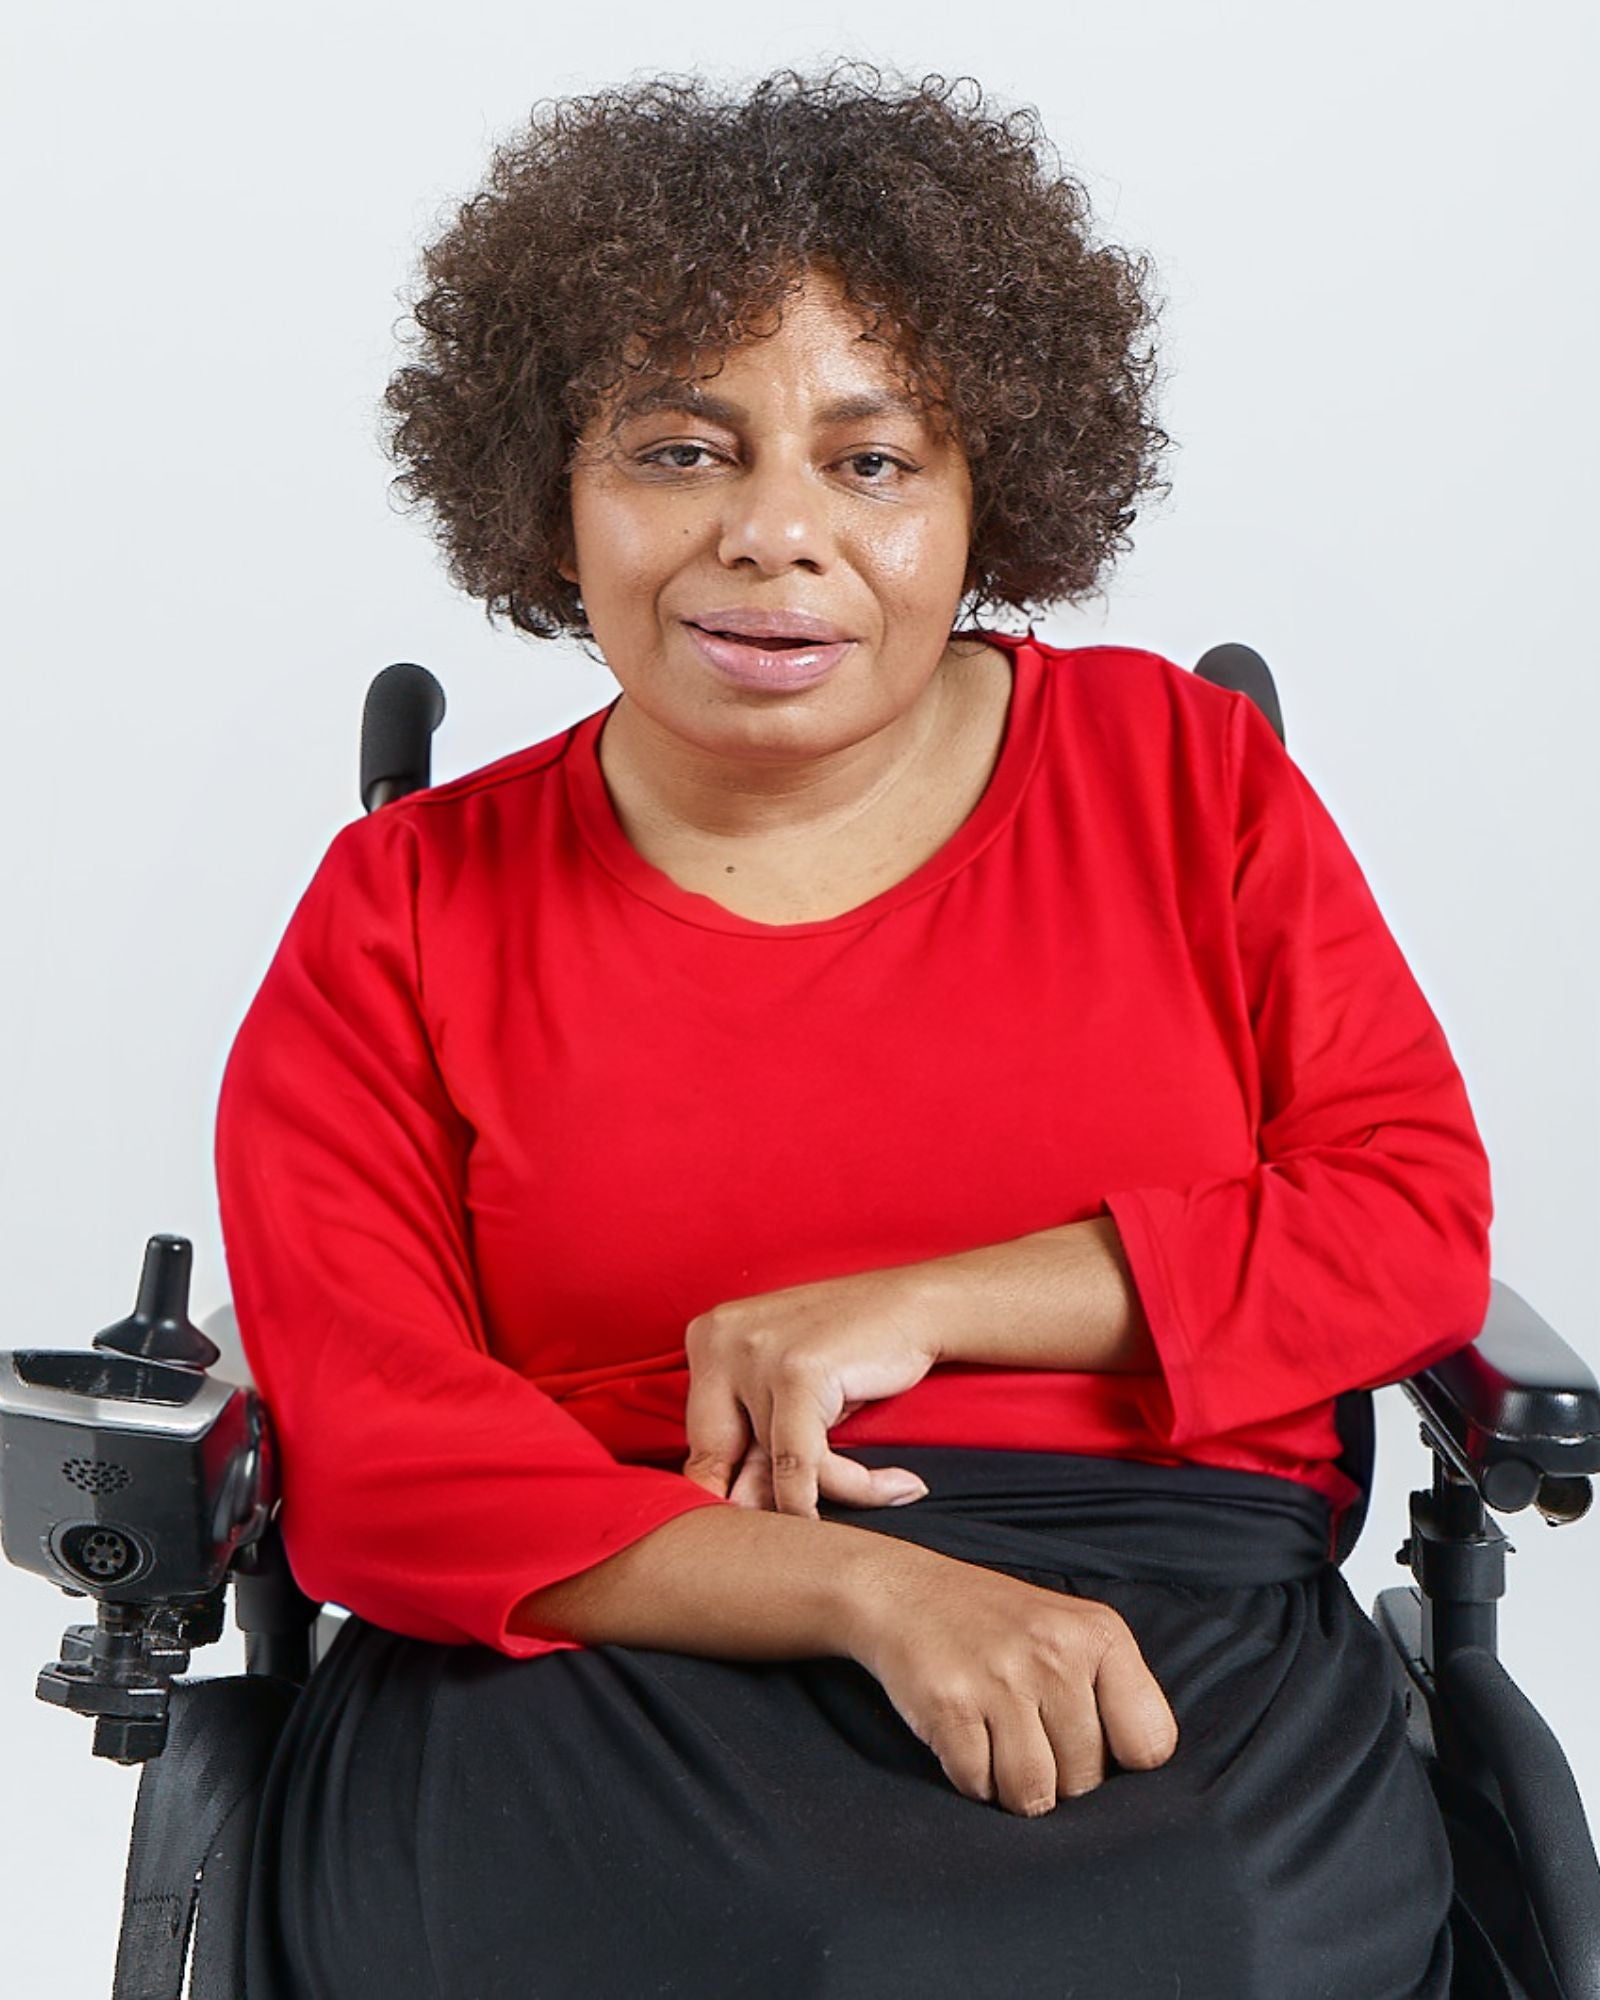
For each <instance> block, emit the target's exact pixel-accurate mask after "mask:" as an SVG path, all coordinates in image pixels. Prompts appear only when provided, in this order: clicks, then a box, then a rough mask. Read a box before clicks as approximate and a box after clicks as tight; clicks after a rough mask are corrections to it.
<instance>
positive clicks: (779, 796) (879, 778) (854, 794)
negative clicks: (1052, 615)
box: [598, 646, 1010, 855]
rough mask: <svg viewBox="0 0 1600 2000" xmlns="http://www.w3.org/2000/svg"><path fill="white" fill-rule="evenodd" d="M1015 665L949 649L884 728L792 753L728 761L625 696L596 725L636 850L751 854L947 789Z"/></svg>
mask: <svg viewBox="0 0 1600 2000" xmlns="http://www.w3.org/2000/svg"><path fill="white" fill-rule="evenodd" d="M1009 667H1010V663H1009V661H1008V660H1007V658H1006V656H1005V655H1004V654H1003V653H1000V652H999V651H998V649H996V648H994V647H990V646H985V647H983V648H981V650H980V651H979V653H978V654H977V656H976V657H973V656H971V655H969V656H968V657H966V658H953V657H952V656H951V655H946V657H945V658H944V659H943V660H942V661H941V662H940V664H939V666H938V668H937V669H936V670H935V672H934V674H933V676H932V678H931V679H930V680H929V682H928V685H927V687H926V689H925V690H924V692H923V694H922V696H921V697H920V698H919V699H918V700H917V701H916V702H915V703H914V704H913V705H912V707H911V708H910V709H909V710H907V712H906V713H905V714H904V715H902V716H899V717H897V718H896V719H895V720H894V722H892V723H890V724H889V725H888V726H887V727H886V728H884V729H881V730H878V731H877V732H876V733H875V734H873V735H872V736H870V737H868V738H866V739H865V740H864V741H862V742H859V743H851V744H847V745H845V746H844V748H842V749H840V750H836V751H833V752H830V753H828V754H827V755H825V756H823V757H816V758H809V759H803V760H792V761H784V760H781V759H772V758H769V759H764V760H761V761H748V762H733V761H730V760H729V759H727V758H722V757H717V756H715V755H712V754H711V753H708V752H704V751H701V750H699V749H698V748H697V747H696V746H695V745H693V744H686V743H684V741H683V740H682V738H680V737H675V736H673V735H671V734H670V732H668V731H665V730H663V729H661V728H660V727H659V726H658V725H657V724H656V723H655V722H654V721H653V720H652V719H651V718H650V717H649V716H648V715H646V714H645V713H644V712H643V711H642V710H641V709H640V708H639V707H638V705H637V704H636V703H632V702H630V701H629V700H628V699H627V697H626V696H623V697H622V698H621V699H620V700H619V701H618V702H617V704H616V706H615V707H614V709H613V710H612V713H611V715H610V716H609V717H608V718H607V720H606V724H605V727H604V729H603V730H602V731H601V735H600V740H599V746H598V750H599V759H600V768H601V771H602V773H603V774H604V777H605V781H606V789H607V790H608V792H609V793H610V795H611V799H612V803H613V805H614V806H615V808H616V811H617V815H618V818H619V820H620V822H621V824H622V827H623V830H624V831H625V832H626V833H627V835H628V837H629V839H630V840H631V841H632V842H633V844H634V845H635V847H639V848H640V850H641V852H643V851H645V848H644V845H643V843H644V842H647V841H648V842H652V843H667V844H671V845H674V846H681V847H685V848H692V847H697V846H698V847H703V848H705V849H706V850H710V849H714V848H721V847H728V848H734V847H737V848H738V849H739V850H740V851H741V852H742V853H744V854H746V855H750V854H753V853H754V852H755V851H756V850H758V849H771V850H774V851H776V850H781V849H784V848H786V847H789V846H791V845H792V844H800V845H802V846H809V845H815V844H817V843H822V842H827V841H832V840H837V839H840V838H841V837H846V838H848V837H850V836H851V834H852V830H853V829H858V828H859V827H860V825H861V823H862V822H864V821H868V820H871V819H874V818H876V817H883V816H893V815H895V814H896V813H897V812H898V811H899V809H900V808H899V804H898V803H897V802H899V801H902V800H904V799H905V798H906V796H907V795H908V794H916V795H919V796H921V795H922V794H924V793H925V792H926V791H927V790H928V789H929V788H930V787H932V788H938V789H943V788H944V786H945V785H946V783H947V782H948V776H949V774H950V773H952V772H953V771H954V770H956V769H958V768H959V767H960V766H961V765H962V764H963V762H964V761H965V758H966V756H967V755H968V753H969V752H970V750H971V749H972V747H973V745H972V739H973V738H974V736H975V735H981V734H983V732H984V725H985V722H986V721H991V720H992V718H993V715H994V710H995V701H994V694H995V692H996V681H995V679H994V676H995V672H996V669H997V668H998V669H1001V670H1002V674H1001V678H1002V679H1003V682H1004V696H1005V697H1007V698H1008V697H1009V691H1010V676H1009ZM1004 706H1005V704H1004V699H1002V701H1001V704H1000V721H1001V725H1002V727H1003V722H1004ZM980 754H981V752H980Z"/></svg>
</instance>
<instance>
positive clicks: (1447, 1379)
mask: <svg viewBox="0 0 1600 2000" xmlns="http://www.w3.org/2000/svg"><path fill="white" fill-rule="evenodd" d="M1404 1388H1405V1391H1406V1394H1407V1395H1408V1396H1409V1397H1410V1398H1411V1400H1412V1402H1414V1403H1415V1404H1416V1406H1417V1408H1418V1409H1419V1410H1420V1411H1421V1413H1422V1417H1423V1422H1424V1426H1425V1427H1426V1428H1427V1429H1429V1430H1432V1431H1433V1432H1434V1433H1435V1434H1436V1435H1437V1436H1438V1437H1439V1441H1440V1443H1441V1444H1443V1445H1444V1446H1445V1447H1446V1449H1447V1452H1448V1455H1449V1456H1450V1457H1451V1458H1453V1459H1454V1460H1455V1461H1456V1463H1457V1464H1458V1465H1459V1466H1460V1467H1461V1469H1462V1470H1463V1471H1466V1472H1470V1473H1471V1474H1472V1475H1473V1477H1474V1478H1475V1479H1477V1480H1478V1483H1479V1484H1480V1485H1482V1484H1483V1481H1482V1479H1481V1477H1480V1476H1479V1475H1480V1474H1481V1473H1482V1472H1483V1471H1484V1470H1485V1469H1487V1468H1493V1467H1496V1466H1502V1465H1503V1466H1506V1467H1508V1468H1509V1467H1511V1466H1513V1465H1518V1466H1521V1467H1522V1468H1525V1471H1526V1478H1525V1480H1524V1481H1519V1480H1518V1478H1517V1477H1516V1475H1515V1474H1509V1473H1508V1475H1507V1476H1506V1477H1504V1478H1503V1479H1502V1480H1501V1482H1500V1487H1501V1491H1502V1492H1503V1493H1505V1494H1506V1495H1507V1496H1508V1498H1509V1496H1511V1495H1512V1494H1514V1493H1515V1492H1516V1490H1517V1488H1518V1486H1519V1484H1526V1487H1527V1491H1526V1493H1525V1494H1524V1495H1523V1497H1522V1498H1520V1499H1513V1500H1512V1501H1511V1504H1513V1505H1517V1506H1525V1505H1526V1504H1527V1501H1528V1500H1529V1499H1531V1498H1532V1497H1533V1490H1534V1488H1535V1487H1536V1486H1537V1483H1538V1480H1537V1477H1536V1476H1535V1475H1549V1476H1553V1477H1555V1478H1563V1477H1568V1476H1572V1477H1581V1476H1584V1475H1587V1474H1589V1473H1594V1472H1600V1385H1597V1384H1596V1382H1595V1378H1594V1375H1593V1373H1592V1372H1591V1371H1590V1369H1589V1368H1588V1367H1587V1366H1586V1365H1585V1363H1584V1362H1582V1361H1580V1360H1579V1358H1578V1357H1577V1355H1576V1354H1574V1353H1573V1351H1572V1349H1571V1348H1570V1347H1569V1346H1568V1345H1567V1343H1566V1342H1565V1341H1564V1340H1563V1339H1562V1338H1561V1336H1560V1334H1558V1333H1557V1332H1556V1330H1555V1328H1554V1327H1552V1326H1549V1325H1547V1324H1546V1322H1545V1321H1544V1320H1542V1319H1541V1318H1540V1317H1539V1315H1538V1314H1537V1313H1536V1312H1535V1311H1534V1310H1533V1308H1532V1306H1530V1305H1529V1304H1528V1302H1527V1301H1526V1300H1525V1299H1523V1298H1521V1297H1520V1296H1519V1295H1518V1294H1517V1293H1516V1292H1514V1291H1512V1289H1511V1287H1510V1286H1509V1285H1503V1284H1501V1283H1500V1281H1499V1280H1498V1279H1494V1280H1492V1281H1491V1283H1490V1288H1489V1311H1488V1315H1487V1317H1486V1318H1485V1320H1484V1322H1483V1331H1482V1332H1481V1333H1480V1334H1479V1335H1478V1338H1477V1339H1476V1340H1475V1341H1474V1342H1473V1344H1472V1346H1470V1347H1464V1348H1462V1349H1461V1350H1460V1352H1459V1353H1456V1354H1451V1355H1449V1356H1447V1357H1446V1358H1445V1359H1444V1360H1443V1361H1441V1362H1439V1363H1437V1364H1436V1365H1435V1366H1434V1367H1432V1368H1425V1369H1424V1370H1423V1371H1422V1373H1421V1374H1420V1375H1413V1376H1412V1377H1411V1379H1410V1381H1408V1382H1407V1383H1405V1384H1404ZM1490 1483H1491V1485H1493V1484H1494V1483H1495V1482H1493V1481H1492V1480H1491V1482H1490ZM1490 1497H1491V1498H1492V1495H1491V1496H1490ZM1495 1504H1500V1503H1499V1502H1496V1503H1495Z"/></svg>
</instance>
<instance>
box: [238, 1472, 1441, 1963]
mask: <svg viewBox="0 0 1600 2000" xmlns="http://www.w3.org/2000/svg"><path fill="white" fill-rule="evenodd" d="M850 1456H852V1457H854V1458H855V1459H857V1460H858V1461H859V1462H860V1463H862V1464H864V1465H869V1466H885V1465H904V1466H907V1467H909V1468H910V1469H911V1470H913V1471H915V1472H918V1473H920V1474H921V1475H922V1477H923V1478H924V1479H925V1480H926V1481H927V1484H928V1487H929V1493H928V1496H927V1498H926V1499H923V1500H919V1501H917V1502H915V1503H914V1504H913V1505H911V1506H908V1507H895V1508H881V1509H873V1510H866V1509H856V1508H851V1507H844V1506H840V1505H837V1504H836V1503H833V1502H829V1501H823V1502H822V1503H821V1505H820V1507H819V1512H820V1513H821V1514H822V1516H823V1518H825V1519H828V1520H837V1521H845V1522H849V1523H852V1524H853V1525H855V1526H858V1527H861V1528H866V1529H871V1530H874V1531H876V1532H879V1533H883V1534H888V1535H895V1536H899V1537H902V1538H904V1539H907V1540H911V1541H916V1542H920V1543H923V1544H924V1545H926V1546H927V1547H930V1548H934V1549H938V1550H940V1551H942V1552H943V1553H945V1554H948V1555H952V1556H955V1557H957V1558H958V1559H960V1560H961V1561H964V1562H971V1563H977V1564H981V1565H983V1566H985V1567H987V1568H990V1569H994V1570H1000V1571H1004V1572H1005V1573H1006V1574H1008V1575H1012V1576H1018V1577H1023V1578H1026V1579H1027V1580H1028V1581H1029V1582H1032V1583H1037V1584H1041V1585H1044V1586H1046V1587H1047V1588H1049V1589H1052V1590H1059V1591H1065V1592H1069V1593H1071V1594H1072V1595H1075V1596H1079V1597H1092V1598H1098V1599H1100V1600H1102V1601H1103V1602H1105V1603H1107V1604H1110V1605H1112V1606H1114V1607H1115V1609H1116V1610H1117V1611H1118V1612H1120V1613H1121V1615H1122V1616H1123V1618H1125V1619H1126V1621H1127V1623H1128V1625H1129V1626H1130V1627H1131V1629H1132V1631H1133V1633H1134V1636H1135V1637H1136V1639H1137V1640H1138V1642H1139V1646H1140V1648H1141V1650H1142V1652H1143V1654H1144V1657H1145V1659H1146V1661H1147V1662H1148V1664H1149V1666H1150V1668H1151V1671H1152V1672H1153V1673H1154V1675H1155V1677H1156V1679H1157V1680H1158V1681H1159V1682H1160V1684H1161V1686H1162V1689H1163V1690H1164V1692H1165V1694H1166V1696H1167V1699H1168V1701H1169V1702H1170V1704H1171V1706H1172V1709H1173V1712H1174V1714H1175V1715H1176V1717H1177V1720H1178V1727H1179V1731H1180V1741H1179V1745H1178V1748H1177V1751H1176V1752H1175V1754H1174V1755H1173V1757H1172V1758H1171V1759H1170V1761H1169V1762H1168V1763H1167V1764H1166V1765H1164V1766H1163V1767H1162V1768H1161V1769H1159V1770H1156V1771H1117V1770H1115V1769H1113V1770H1112V1772H1111V1774H1110V1775H1109V1776H1108V1778H1107V1779H1106V1781H1105V1782H1104V1783H1103V1784H1102V1785H1100V1786H1099V1788H1098V1789H1097V1790H1095V1791H1093V1792H1090V1793H1088V1794H1087V1795H1085V1796H1084V1797H1081V1798H1076V1799H1070V1798H1068V1799H1062V1800H1060V1801H1059V1802H1058V1804H1057V1805H1056V1806H1055V1807H1054V1809H1053V1810H1052V1811H1050V1812H1047V1813H1045V1814H1043V1815H1042V1816H1041V1817H1039V1818H1037V1819H1029V1818H1026V1817H1024V1816H1022V1815H1020V1814H1017V1813H1012V1812H1010V1811H1008V1810H1006V1808H1005V1807H1003V1806H1001V1805H999V1804H998V1803H993V1804H985V1803H981V1802H978V1801H975V1800H972V1799H969V1798H967V1797H965V1796H964V1795H963V1794H962V1793H960V1792H958V1791H957V1790H956V1789H955V1788H954V1786H953V1785H952V1784H951V1783H950V1780H949V1779H948V1778H947V1777H946V1775H945V1773H944V1770H943V1768H942V1766H941V1765H940V1763H939V1760H938V1758H937V1756H936V1755H935V1754H934V1752H933V1751H932V1750H931V1749H929V1748H928V1747H927V1746H926V1745H924V1744H923V1743H922V1742H921V1741H920V1740H919V1739H918V1738H917V1737H916V1736H914V1735H913V1733H912V1732H911V1730H910V1729H909V1728H908V1727H907V1725H906V1723H905V1722H904V1721H903V1720H902V1719H901V1717H900V1715H899V1714H898V1712H897V1711H896V1710H895V1708H894V1707H893V1705H892V1704H891V1702H890V1700H889V1698H888V1696H887V1694H885V1692H884V1690H883V1689H882V1687H881V1686H880V1685H879V1683H878V1682H877V1681H876V1680H875V1679H874V1678H873V1677H872V1675H871V1674H869V1673H868V1672H867V1671H866V1669H865V1668H863V1667H861V1666H860V1665H858V1664H857V1663H856V1662H855V1661H853V1660H849V1659H843V1658H823V1659H812V1660H791V1661H741V1660H712V1659H703V1658H700V1657H699V1656H697V1655H693V1654H686V1653H670V1652H660V1651H656V1650H653V1649H651V1648H646V1647H630V1646H609V1645H608V1646H595V1647H590V1648H587V1649H585V1650H582V1651H563V1652H556V1653H547V1654H543V1655H541V1656H539V1657H538V1658H536V1659H532V1660H512V1659H508V1658H507V1657H505V1656H504V1655H503V1654H500V1653H496V1652H493V1651H491V1650H489V1649H488V1648H486V1647H481V1646H441V1645H435V1644H432V1643H429V1642H427V1641H424V1640H419V1639H410V1638H404V1637H400V1636H398V1635H396V1634H394V1633H391V1632H387V1631H385V1630H383V1629H381V1628H380V1627H377V1626H374V1625H371V1624H368V1623H367V1622H366V1621H364V1620H363V1619H361V1618H358V1617H353V1616H352V1617H351V1618H349V1619H348V1620H347V1622H346V1623H345V1625H344V1627H343V1628H342V1630H341V1631H340V1633H339V1635H338V1638H337V1640H336V1641H335V1643H334V1645H333V1646H332V1647H331V1648H330V1650H329V1653H328V1655H327V1657H326V1659H324V1660H323V1661H322V1662H321V1664H320V1665H319V1666H318V1668H317V1671H316V1673H315V1674H314V1675H313V1676H312V1679H311V1682H310V1684H309V1685H308V1687H307V1688H306V1690H305V1693H304V1694H303V1695H302V1697H301V1698H300V1700H299V1701H298V1702H297V1703H296V1705H295V1708H294V1710H293V1712H292V1714H291V1716H290V1720H289V1723H288V1726H287V1729H286V1731H285V1734H284V1736H283V1738H282V1740H281V1741H280V1743H279V1746H278V1750H277V1753H276V1756H275V1759H274V1762H273V1766H272V1770H271V1773H270V1775H269V1778H268V1781H267V1785H266V1788H265V1792H264V1796H263V1802H262V1812H261V1823H260V1834H259V1838H258V1841H257V1845H256V1851H255V1858H254V1864H253V1870H252V1878H251V1884H250V1897H249V1934H248V1958H247V1968H246V1971H247V1990H248V2000H357V1996H366V1995H369V1994H370V1995H374V1996H381V2000H513V1996H514V2000H743V1996H749V2000H758V1996H759V2000H867V1997H868V1996H870V2000H1034V1996H1038V2000H1068V1996H1071V2000H1089V1996H1095V2000H1446V1996H1447V1995H1448V1994H1449V1991H1450V1978H1451V1944H1450V1932H1449V1928H1448V1916H1449V1906H1450V1896H1451V1864H1450V1855H1449V1849H1448V1846H1447V1843H1446V1840H1445V1835H1444V1830H1443V1825H1442V1822H1441V1820H1440V1817H1439V1813H1438V1810H1437V1808H1436V1806H1435V1804H1434V1800H1433V1796H1432V1793H1431V1791H1430V1789H1429V1786H1428V1783H1427V1780H1426V1777H1425V1775H1424V1773H1423V1770H1422V1767H1421V1765H1420V1763H1419V1762H1418V1760H1417V1758H1416V1757H1415V1754H1414V1753H1413V1752H1412V1750H1411V1749H1410V1747H1409V1745H1408V1744H1407V1741H1406V1737H1405V1730H1404V1725H1403V1721H1402V1718H1401V1713H1400V1708H1399V1702H1398V1697H1397V1694H1396V1692H1395V1685H1394V1680H1393V1676H1392V1672H1391V1669H1390V1666H1389V1663H1388V1660H1387V1658H1386V1654H1385V1643H1384V1641H1383V1640H1382V1639H1381V1638H1380V1636H1379V1634H1378V1632H1377V1631H1376V1629H1375V1627H1374V1626H1373V1625H1372V1623H1371V1621H1370V1620H1369V1619H1368V1618H1367V1617H1366V1615H1365V1614H1364V1613H1363V1612H1362V1610H1361V1608H1360V1607H1359V1605H1357V1603H1356V1602H1355V1600H1354V1599H1353V1598H1352V1596H1351V1594H1350V1592H1349V1589H1348V1587H1347V1586H1346V1584H1345V1582H1344V1579H1343V1577H1342V1575H1341V1574H1340V1572H1339V1571H1338V1569H1337V1568H1335V1567H1334V1565H1333V1564H1332V1563H1331V1562H1329V1560H1328V1559H1327V1544H1328V1518H1327V1509H1326V1506H1325V1503H1324V1502H1323V1501H1322V1500H1321V1499H1320V1498H1319V1497H1318V1496H1317V1495H1316V1494H1314V1493H1312V1492H1311V1491H1309V1490H1308V1489H1307V1488H1305V1487H1302V1486H1300V1485H1298V1484H1295V1483H1292V1482H1289V1481H1285V1480H1280V1479H1273V1478H1268V1477H1265V1476H1262V1475H1257V1474H1253V1473H1234V1472H1223V1471H1216V1470H1213V1469H1210V1468H1204V1467H1178V1468H1169V1467H1160V1466H1149V1465H1137V1464H1130V1463H1127V1462H1125V1461H1122V1460H1109V1459H1094V1458H1080V1457H1073V1456H1067V1455H1058V1454H1055V1453H1048V1452H1012V1451H995V1450H987V1449H985V1450H975V1449H956V1448H945V1447H939V1448H933V1447H921V1446H918V1447H913V1446H909V1445H890V1446H863V1447H856V1448H854V1449H852V1451H851V1452H850Z"/></svg>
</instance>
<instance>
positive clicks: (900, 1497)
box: [889, 1479, 928, 1507]
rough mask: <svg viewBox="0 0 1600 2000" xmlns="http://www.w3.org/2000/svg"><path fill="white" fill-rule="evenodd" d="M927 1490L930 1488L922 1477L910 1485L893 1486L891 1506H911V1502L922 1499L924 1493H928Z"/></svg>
mask: <svg viewBox="0 0 1600 2000" xmlns="http://www.w3.org/2000/svg"><path fill="white" fill-rule="evenodd" d="M927 1490H928V1489H927V1487H926V1485H924V1483H923V1482H922V1481H921V1480H920V1479H919V1480H917V1481H916V1482H915V1483H914V1484H913V1485H909V1486H907V1485H899V1486H895V1487H892V1488H891V1489H890V1493H889V1505H890V1506H891V1507H905V1506H909V1504H910V1503H911V1502H912V1501H913V1500H920V1499H922V1497H923V1496H924V1494H926V1492H927Z"/></svg>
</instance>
